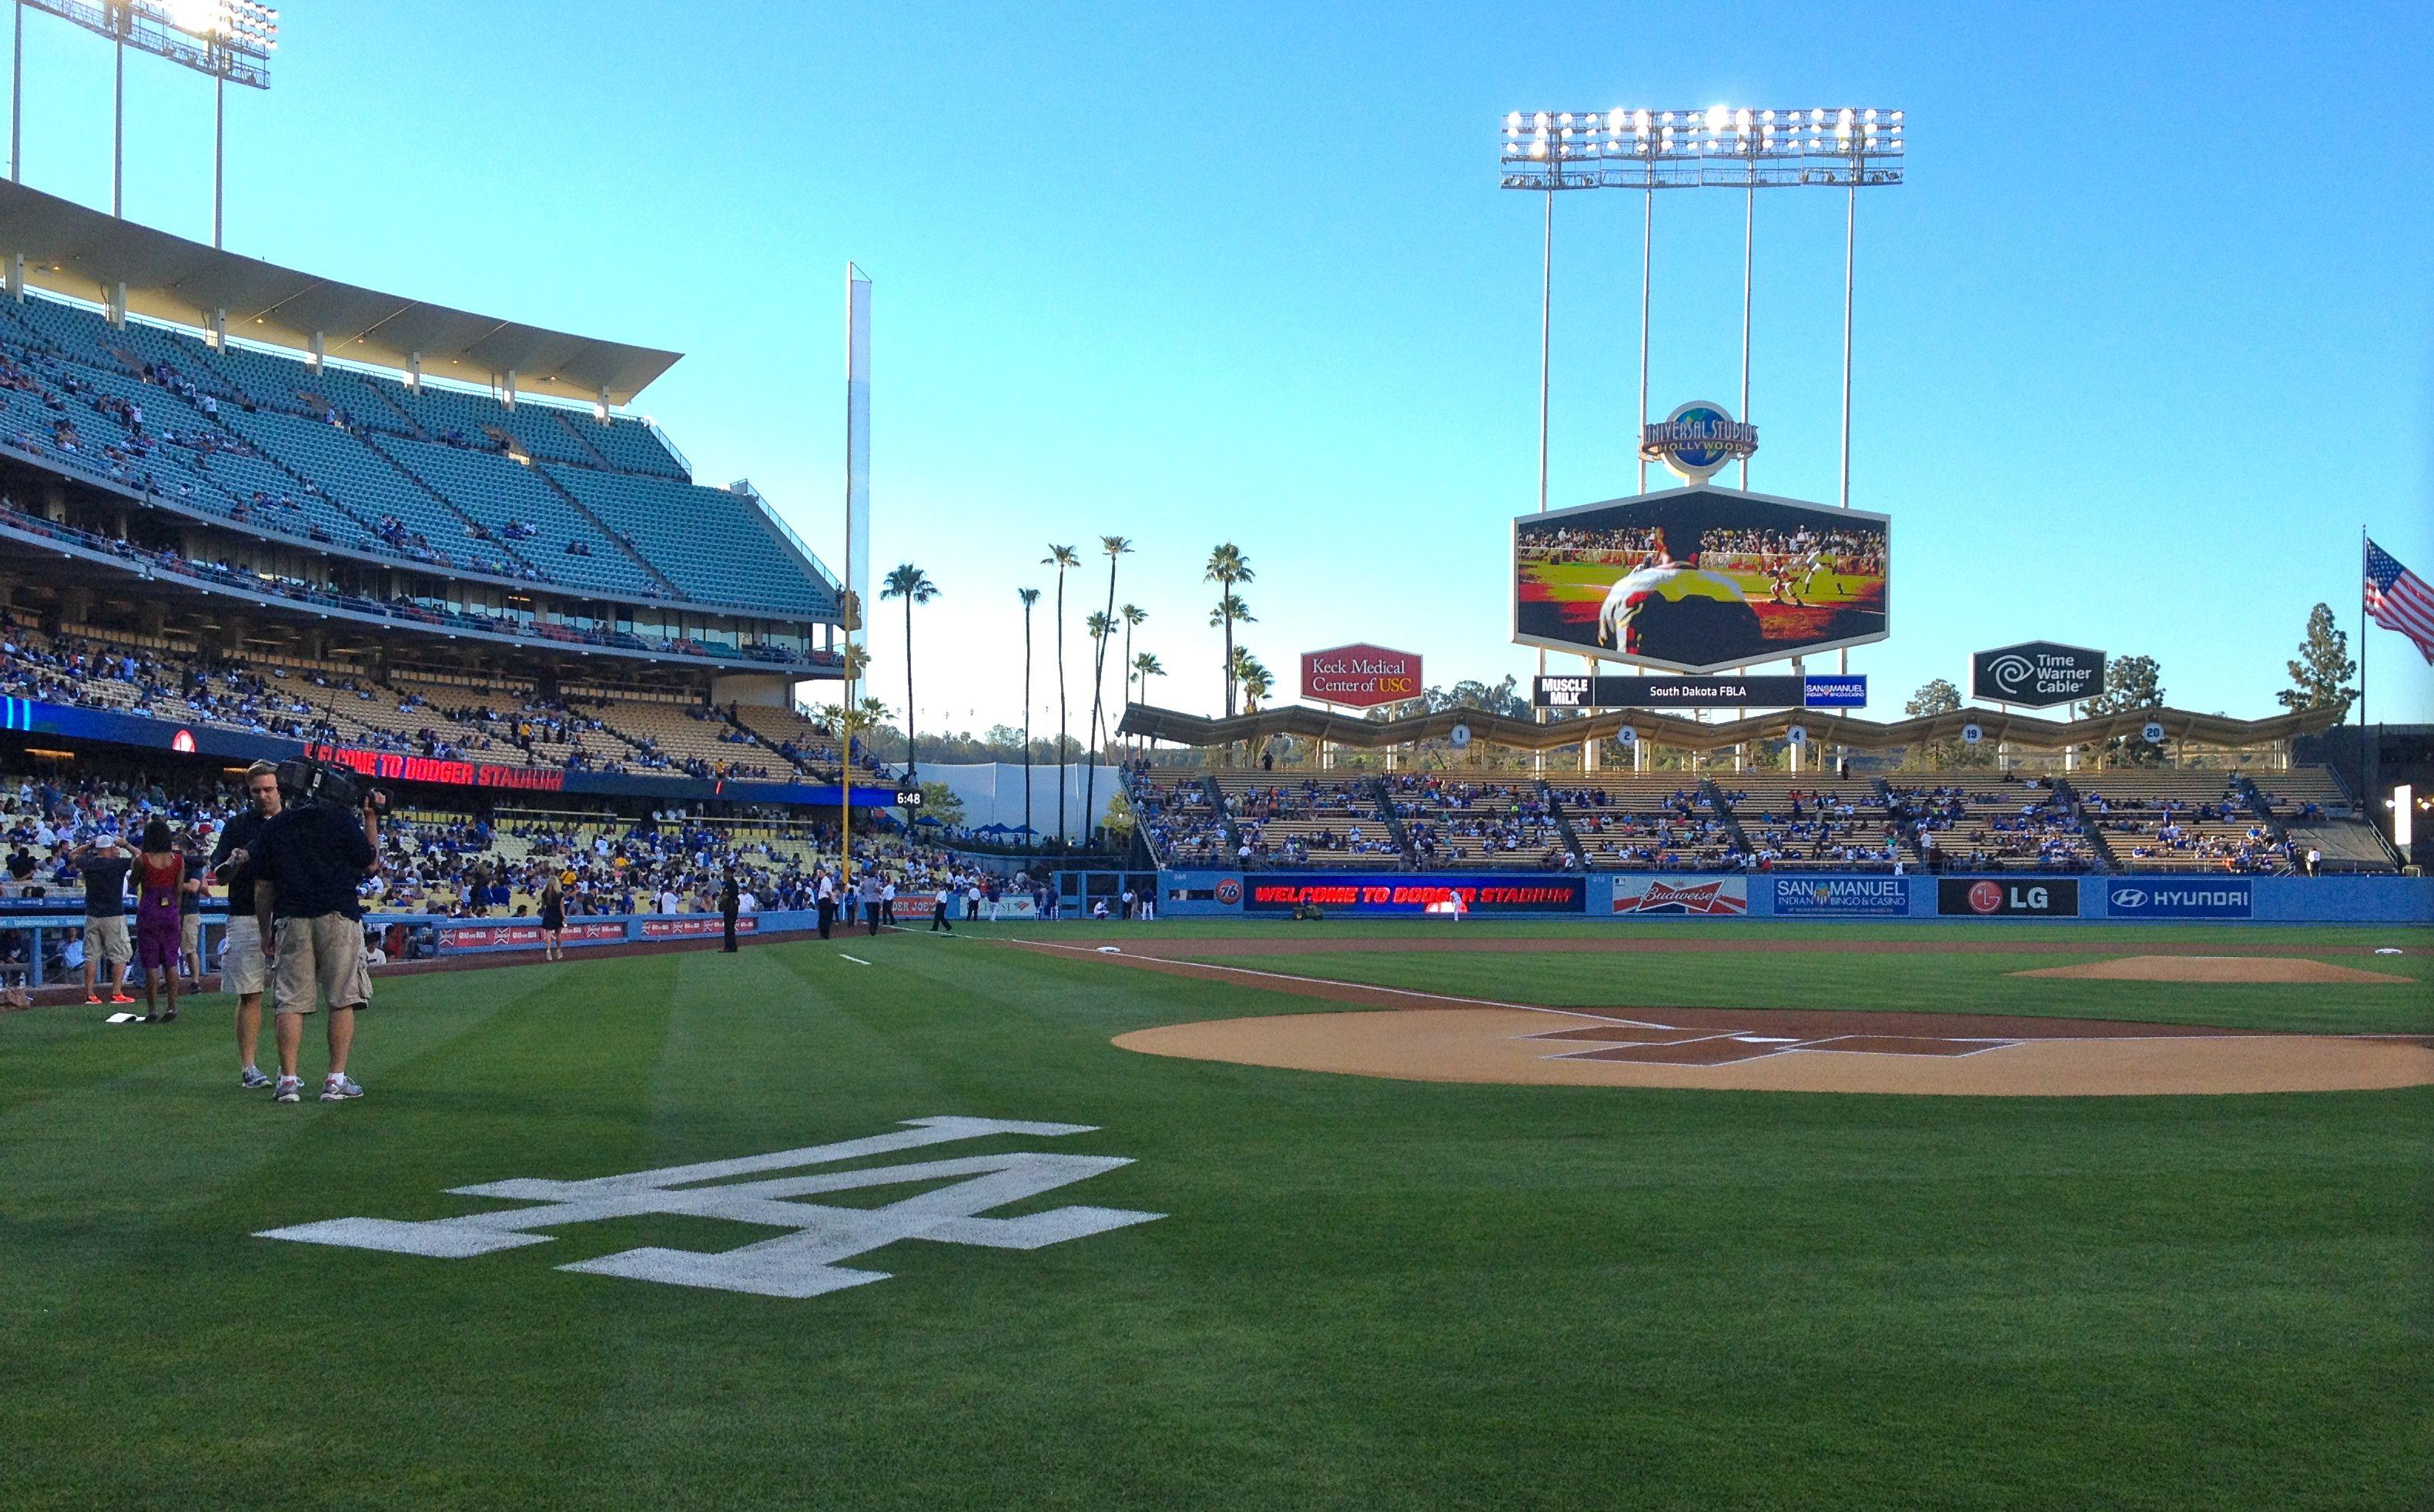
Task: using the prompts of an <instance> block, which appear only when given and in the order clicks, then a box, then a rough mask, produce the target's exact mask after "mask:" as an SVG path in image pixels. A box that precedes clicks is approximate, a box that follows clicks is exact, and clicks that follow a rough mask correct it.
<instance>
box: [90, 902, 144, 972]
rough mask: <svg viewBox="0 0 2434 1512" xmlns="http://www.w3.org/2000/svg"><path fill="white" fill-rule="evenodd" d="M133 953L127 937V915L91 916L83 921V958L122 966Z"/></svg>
mask: <svg viewBox="0 0 2434 1512" xmlns="http://www.w3.org/2000/svg"><path fill="white" fill-rule="evenodd" d="M134 954H135V951H134V947H133V946H132V945H130V944H129V943H128V939H127V916H126V915H125V914H120V915H118V916H117V917H115V918H99V919H96V918H92V917H88V918H86V920H85V921H84V959H85V960H92V961H101V962H105V963H107V964H109V965H112V966H124V965H126V964H127V962H128V960H129V957H131V956H133V955H134Z"/></svg>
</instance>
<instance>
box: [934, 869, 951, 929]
mask: <svg viewBox="0 0 2434 1512" xmlns="http://www.w3.org/2000/svg"><path fill="white" fill-rule="evenodd" d="M954 906H955V884H954V883H952V882H941V883H939V884H938V907H937V909H936V911H934V912H933V913H932V914H931V915H930V932H931V933H932V934H936V933H937V932H938V931H939V930H941V929H944V930H946V931H947V933H949V934H953V933H954V932H955V921H954V920H953V919H952V918H951V917H950V916H949V911H950V910H951V909H953V908H954Z"/></svg>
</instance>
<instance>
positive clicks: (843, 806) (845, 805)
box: [820, 638, 870, 884]
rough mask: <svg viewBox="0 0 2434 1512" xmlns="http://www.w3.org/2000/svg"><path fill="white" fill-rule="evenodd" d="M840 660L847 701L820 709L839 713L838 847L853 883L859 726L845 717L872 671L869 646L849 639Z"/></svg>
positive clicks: (836, 723) (826, 713) (847, 878)
mask: <svg viewBox="0 0 2434 1512" xmlns="http://www.w3.org/2000/svg"><path fill="white" fill-rule="evenodd" d="M838 659H839V661H841V662H842V663H843V664H844V670H845V702H844V703H842V704H831V705H828V706H827V707H826V708H824V709H822V710H821V711H820V712H821V717H822V718H824V719H825V718H827V717H828V716H830V715H831V714H834V715H837V716H839V718H838V719H834V720H831V721H830V722H831V724H833V725H834V726H835V728H836V732H837V740H838V742H839V743H838V746H837V847H838V851H839V854H840V855H841V856H842V857H843V858H844V866H843V875H844V878H845V882H846V883H847V884H850V883H851V882H852V881H853V736H854V728H858V726H856V727H853V728H849V727H848V725H847V723H846V722H843V719H842V716H843V715H844V713H845V711H846V710H848V709H849V708H852V707H853V706H854V696H853V690H854V685H855V684H857V683H859V682H861V681H862V674H863V673H865V672H866V671H870V648H869V647H868V646H866V645H864V644H863V643H862V642H861V641H859V640H854V639H851V638H848V640H847V641H846V643H845V651H844V653H843V654H842V655H841V656H839V658H838Z"/></svg>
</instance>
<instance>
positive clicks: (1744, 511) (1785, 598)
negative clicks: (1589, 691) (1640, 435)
mask: <svg viewBox="0 0 2434 1512" xmlns="http://www.w3.org/2000/svg"><path fill="white" fill-rule="evenodd" d="M1888 527H1889V521H1888V520H1887V518H1886V517H1884V516H1882V515H1873V514H1867V513H1863V512H1861V511H1860V510H1855V509H1829V508H1826V507H1824V506H1821V505H1817V504H1803V503H1798V502H1795V501H1791V500H1789V499H1774V498H1771V497H1769V496H1767V495H1764V494H1751V493H1742V492H1740V491H1739V490H1737V489H1732V488H1718V487H1715V486H1712V485H1704V484H1703V485H1699V486H1694V487H1687V488H1673V489H1668V490H1666V491H1664V492H1662V493H1654V494H1642V495H1640V496H1639V497H1637V498H1635V499H1622V500H1612V501H1606V502H1604V503H1597V504H1583V505H1580V506H1579V507H1577V508H1572V509H1558V510H1551V511H1550V512H1548V513H1546V514H1543V515H1524V516H1522V517H1521V518H1518V519H1516V520H1515V521H1514V522H1513V638H1514V639H1516V640H1517V641H1519V642H1520V643H1521V644H1523V645H1529V646H1543V647H1546V648H1547V649H1549V650H1551V651H1573V652H1583V653H1597V654H1603V655H1606V656H1609V657H1612V658H1613V659H1615V660H1618V661H1631V662H1637V663H1640V664H1642V665H1645V666H1649V667H1657V668H1663V669H1666V670H1668V671H1681V672H1709V671H1722V670H1723V669H1725V668H1731V667H1745V666H1749V665H1751V664H1753V663H1757V662H1764V661H1772V660H1777V659H1780V658H1782V657H1785V656H1791V655H1797V654H1805V653H1808V652H1812V651H1828V650H1832V649H1834V648H1835V647H1838V646H1856V645H1860V644H1862V643H1864V642H1867V641H1872V640H1882V639H1884V638H1885V635H1886V610H1885V599H1886V562H1887V549H1888V540H1889V536H1888Z"/></svg>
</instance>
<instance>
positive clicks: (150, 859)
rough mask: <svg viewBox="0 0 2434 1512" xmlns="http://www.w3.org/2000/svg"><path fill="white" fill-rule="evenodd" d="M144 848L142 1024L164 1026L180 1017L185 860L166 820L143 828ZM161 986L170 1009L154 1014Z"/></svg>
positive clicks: (139, 879)
mask: <svg viewBox="0 0 2434 1512" xmlns="http://www.w3.org/2000/svg"><path fill="white" fill-rule="evenodd" d="M143 843H144V850H143V853H142V854H141V855H139V856H138V857H137V858H136V862H135V964H136V965H137V966H139V967H141V968H143V971H144V1022H146V1024H153V1023H161V1024H166V1023H169V1022H172V1021H174V1020H175V1019H176V1018H177V1016H178V953H179V952H178V947H179V944H180V938H179V936H180V928H179V923H178V904H179V900H180V898H182V897H183V896H184V895H185V887H186V858H184V857H183V856H180V855H179V854H178V842H177V841H176V839H175V838H174V837H172V836H171V835H170V833H169V822H168V821H167V820H165V819H157V818H156V819H154V820H153V821H152V823H150V824H146V825H145V826H144V842H143ZM163 982H165V983H167V984H168V989H169V1008H168V1011H166V1012H162V1013H156V1012H155V1011H153V1000H154V994H155V989H157V988H158V987H159V986H160V985H161V984H162V983H163Z"/></svg>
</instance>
